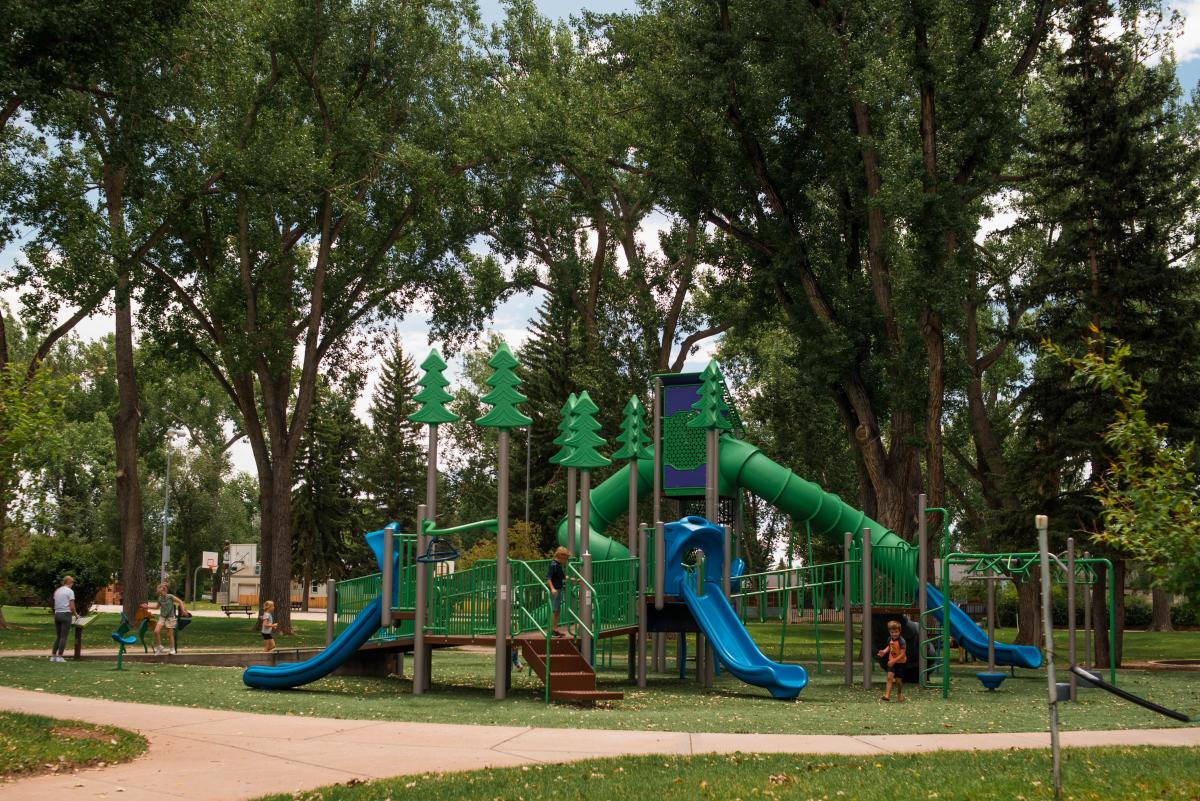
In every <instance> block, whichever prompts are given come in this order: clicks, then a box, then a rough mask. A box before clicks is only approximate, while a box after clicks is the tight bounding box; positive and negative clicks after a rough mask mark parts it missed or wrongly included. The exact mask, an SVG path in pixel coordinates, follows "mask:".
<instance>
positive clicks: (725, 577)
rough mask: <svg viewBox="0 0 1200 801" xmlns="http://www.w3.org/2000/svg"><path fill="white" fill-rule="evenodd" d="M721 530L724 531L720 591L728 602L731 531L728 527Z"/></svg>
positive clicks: (730, 594)
mask: <svg viewBox="0 0 1200 801" xmlns="http://www.w3.org/2000/svg"><path fill="white" fill-rule="evenodd" d="M722 528H723V529H725V563H724V564H722V565H721V591H722V592H724V593H725V598H726V600H728V599H729V598H731V597H732V596H733V568H732V567H731V565H730V562H731V561H732V559H733V530H732V529H731V528H730V527H729V526H722Z"/></svg>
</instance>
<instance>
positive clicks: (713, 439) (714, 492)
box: [704, 428, 720, 523]
mask: <svg viewBox="0 0 1200 801" xmlns="http://www.w3.org/2000/svg"><path fill="white" fill-rule="evenodd" d="M718 436H719V434H718V432H717V429H715V428H710V429H708V430H707V431H705V432H704V451H705V461H706V464H705V466H704V482H705V483H704V486H705V491H704V517H705V519H706V520H708V522H710V523H716V522H717V517H718V511H717V507H718V506H719V505H720V498H719V497H718V492H719V491H720V489H719V485H718V480H719V479H718V478H717V437H718Z"/></svg>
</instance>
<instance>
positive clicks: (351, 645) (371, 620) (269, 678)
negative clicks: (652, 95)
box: [242, 598, 381, 690]
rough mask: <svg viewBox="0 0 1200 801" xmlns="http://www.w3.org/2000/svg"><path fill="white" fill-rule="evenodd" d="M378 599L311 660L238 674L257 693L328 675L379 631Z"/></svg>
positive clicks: (254, 668)
mask: <svg viewBox="0 0 1200 801" xmlns="http://www.w3.org/2000/svg"><path fill="white" fill-rule="evenodd" d="M380 603H381V601H380V599H379V598H376V599H375V600H374V601H371V603H369V604H367V606H366V608H365V609H363V610H362V611H361V612H359V613H358V615H357V616H356V617H355V618H354V622H353V623H351V624H350V625H349V627H347V628H346V630H345V631H343V632H342V633H341V634H339V635H338V637H337V639H336V640H334V641H333V642H332V643H330V645H329V647H328V648H326V649H325V650H323V651H321V653H319V654H317V655H316V656H314V657H313V658H312V659H306V660H304V661H303V662H292V663H290V664H286V665H276V666H275V667H266V666H263V665H252V666H251V667H248V668H246V672H245V673H243V674H242V681H243V682H244V683H245V684H246V686H247V687H253V688H255V689H257V690H289V689H291V688H292V687H299V686H300V685H302V684H308V683H309V682H313V681H316V680H317V679H320V678H323V677H324V676H328V675H329V674H330V673H332V672H333V671H334V670H336V669H337V668H338V666H339V665H341V664H342V663H343V662H345V661H346V660H347V659H349V658H350V657H351V656H353V655H354V652H355V651H357V650H358V649H359V648H361V647H362V646H363V644H364V643H366V641H367V640H369V639H371V635H372V634H374V633H375V632H377V631H379V616H380V608H379V607H380Z"/></svg>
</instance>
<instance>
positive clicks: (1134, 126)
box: [998, 0, 1200, 662]
mask: <svg viewBox="0 0 1200 801" xmlns="http://www.w3.org/2000/svg"><path fill="white" fill-rule="evenodd" d="M1065 19H1066V27H1067V33H1068V35H1069V40H1070V43H1069V46H1068V47H1067V49H1066V50H1065V51H1064V52H1063V54H1062V58H1061V60H1060V64H1059V66H1058V71H1057V74H1054V73H1053V72H1051V73H1049V82H1050V86H1051V90H1050V94H1049V97H1048V100H1049V103H1048V107H1049V113H1048V114H1045V115H1044V116H1043V118H1042V119H1039V120H1037V122H1038V123H1039V126H1040V130H1039V131H1037V135H1036V136H1035V137H1034V142H1033V144H1034V148H1035V153H1034V157H1033V164H1032V165H1031V166H1032V169H1030V170H1029V172H1030V173H1031V175H1032V176H1034V177H1033V179H1032V180H1031V182H1030V184H1029V185H1028V186H1027V188H1026V192H1025V193H1024V196H1023V200H1022V211H1023V214H1022V218H1021V220H1020V222H1019V223H1018V230H1017V235H1018V236H1019V234H1020V231H1021V229H1022V228H1026V229H1029V230H1030V231H1031V232H1032V234H1031V235H1030V236H1029V237H1028V239H1029V240H1032V241H1035V242H1037V243H1039V244H1038V245H1037V248H1036V249H1032V252H1031V253H1030V261H1031V262H1032V263H1033V264H1034V269H1033V270H1032V271H1031V273H1030V277H1029V280H1028V282H1027V284H1026V286H1025V287H1024V290H1025V292H1026V296H1027V298H1028V301H1027V302H1028V304H1029V306H1030V307H1031V308H1033V309H1034V313H1033V315H1032V316H1031V318H1030V324H1029V325H1028V326H1027V327H1026V329H1025V333H1026V346H1027V348H1028V349H1029V352H1032V353H1034V354H1037V353H1038V348H1039V346H1040V343H1041V342H1043V341H1045V340H1049V341H1052V342H1053V343H1055V344H1056V345H1057V346H1058V347H1059V348H1061V349H1062V350H1063V351H1065V352H1066V353H1067V354H1068V355H1073V356H1079V355H1081V354H1082V353H1083V352H1084V351H1086V350H1087V349H1088V348H1089V347H1093V346H1098V343H1099V342H1100V340H1099V335H1100V334H1101V333H1102V334H1103V335H1104V336H1109V337H1116V338H1120V339H1122V340H1124V341H1125V342H1127V343H1128V345H1129V347H1130V349H1131V355H1130V358H1129V361H1128V365H1129V368H1130V372H1132V373H1133V374H1135V375H1137V376H1138V377H1139V378H1141V379H1142V381H1143V383H1144V385H1145V388H1146V390H1147V392H1148V398H1147V404H1146V411H1147V413H1148V415H1149V417H1150V418H1151V419H1153V420H1155V421H1156V422H1164V423H1168V424H1169V425H1170V430H1171V431H1172V433H1173V434H1174V435H1175V436H1177V437H1180V438H1185V439H1191V438H1194V437H1195V435H1196V433H1197V432H1198V430H1200V425H1198V424H1200V384H1198V382H1200V369H1197V368H1198V364H1197V359H1198V358H1200V329H1198V328H1197V325H1196V320H1197V319H1198V317H1197V315H1198V314H1200V306H1198V304H1200V281H1198V278H1200V276H1198V273H1197V271H1196V269H1195V264H1194V260H1192V259H1191V258H1190V257H1188V256H1186V255H1185V254H1186V253H1187V252H1188V251H1189V250H1190V249H1191V248H1192V247H1193V246H1194V233H1193V232H1191V231H1190V230H1188V227H1187V221H1188V220H1189V219H1190V215H1191V212H1192V210H1193V209H1194V208H1195V206H1196V201H1197V190H1196V177H1197V167H1198V159H1200V153H1198V151H1197V150H1196V149H1195V148H1194V146H1192V145H1191V144H1190V143H1189V139H1190V138H1191V137H1192V133H1191V132H1190V131H1189V130H1188V122H1187V120H1188V115H1187V114H1185V113H1184V111H1183V110H1182V109H1181V108H1180V104H1179V94H1180V92H1179V87H1178V84H1177V82H1176V79H1175V75H1174V65H1173V63H1171V62H1170V60H1169V59H1168V60H1164V61H1163V62H1161V63H1160V64H1157V65H1154V66H1147V65H1146V64H1144V63H1142V62H1141V61H1140V58H1141V57H1142V51H1143V50H1145V49H1153V44H1152V43H1149V42H1147V41H1146V39H1145V37H1144V36H1143V34H1142V33H1141V32H1140V31H1139V30H1138V29H1136V28H1132V27H1130V28H1126V30H1125V31H1124V32H1123V33H1122V35H1120V36H1114V35H1112V34H1111V33H1110V32H1109V31H1110V30H1111V27H1110V26H1111V23H1112V22H1113V21H1114V19H1116V14H1115V12H1114V8H1113V5H1112V3H1110V2H1108V0H1080V2H1078V3H1075V4H1072V6H1071V8H1070V9H1069V10H1068V11H1067V12H1066V17H1065ZM1033 378H1034V380H1033V381H1032V382H1030V384H1029V385H1028V387H1027V388H1026V389H1023V390H1022V393H1021V398H1020V400H1021V402H1022V404H1023V408H1022V415H1021V422H1020V428H1019V433H1020V437H1019V441H1018V443H1017V447H1014V448H1013V449H1012V453H1013V459H1012V467H1011V469H1010V474H1011V476H1012V478H1011V479H1010V484H1011V486H1009V487H1007V488H1006V492H1007V493H1008V494H1009V495H1010V496H1012V497H1015V498H1017V499H1019V500H1018V502H1017V503H1015V504H1013V508H1012V510H1008V509H1006V510H1004V512H1003V518H1002V519H1001V521H1000V524H1001V528H1002V530H1001V531H1000V532H998V533H999V534H1000V542H1004V541H1009V542H1012V541H1018V540H1019V541H1021V542H1025V541H1027V536H1028V534H1027V530H1028V525H1029V521H1028V517H1027V512H1026V511H1024V510H1028V509H1031V508H1036V509H1038V510H1040V511H1043V512H1045V513H1047V514H1049V515H1050V518H1051V520H1060V521H1070V523H1069V525H1070V526H1071V527H1073V528H1075V529H1076V530H1078V529H1083V530H1091V531H1097V530H1099V527H1100V508H1099V504H1098V503H1097V502H1096V500H1095V497H1094V492H1093V491H1092V489H1091V487H1090V482H1091V480H1092V476H1096V475H1101V474H1103V473H1104V472H1105V470H1106V469H1107V467H1108V465H1109V463H1110V462H1111V459H1112V455H1111V453H1110V451H1109V448H1108V447H1107V446H1106V445H1105V443H1104V438H1103V432H1104V427H1105V423H1106V421H1108V420H1111V419H1112V416H1113V414H1114V412H1115V411H1116V409H1115V403H1114V401H1113V399H1112V398H1111V397H1108V396H1106V395H1105V394H1104V393H1102V392H1100V391H1098V390H1097V389H1096V388H1095V387H1089V386H1084V385H1080V384H1077V383H1072V382H1071V371H1070V369H1069V368H1068V367H1067V366H1066V365H1065V364H1063V363H1062V362H1060V361H1059V360H1058V359H1056V358H1054V357H1050V356H1047V355H1045V354H1041V355H1040V356H1039V357H1038V358H1037V359H1036V361H1035V363H1034V364H1033ZM1120 565H1121V563H1120V562H1118V566H1120ZM1117 573H1118V577H1119V576H1120V575H1121V574H1122V573H1123V571H1122V570H1121V569H1120V567H1118V571H1117ZM1098 592H1099V593H1102V592H1103V588H1102V587H1100V588H1099V590H1098ZM1116 597H1117V599H1118V600H1117V606H1118V608H1117V610H1116V614H1117V618H1118V620H1120V617H1121V615H1122V606H1123V599H1124V594H1123V593H1121V592H1118V593H1117V594H1116ZM1036 598H1037V590H1036V586H1035V585H1034V584H1033V583H1032V582H1031V583H1028V585H1023V586H1022V587H1021V600H1020V619H1021V620H1022V621H1025V620H1031V621H1034V622H1036V620H1037V615H1036V614H1035V612H1036ZM1097 600H1098V601H1099V603H1100V608H1102V607H1103V598H1102V597H1100V598H1098V599H1097ZM1102 617H1103V614H1102V613H1100V612H1098V614H1097V623H1098V624H1101V623H1102V621H1101V619H1102ZM1028 633H1031V634H1033V635H1034V636H1035V637H1036V636H1037V634H1036V631H1032V632H1028ZM1024 641H1029V639H1028V638H1026V639H1025V640H1024ZM1096 642H1097V650H1098V652H1101V653H1097V655H1096V656H1097V657H1100V658H1101V659H1102V660H1103V659H1107V655H1106V653H1103V652H1104V651H1106V649H1107V639H1106V638H1104V637H1098V638H1097V640H1096ZM1119 649H1120V642H1119V637H1118V662H1119V659H1120V657H1119Z"/></svg>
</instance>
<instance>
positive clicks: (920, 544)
mask: <svg viewBox="0 0 1200 801" xmlns="http://www.w3.org/2000/svg"><path fill="white" fill-rule="evenodd" d="M925 503H926V500H925V493H923V492H922V493H921V494H920V495H918V496H917V685H918V686H921V687H924V686H925V683H926V678H925V677H926V670H928V668H929V657H928V655H927V654H926V649H925V615H926V614H927V613H928V611H929V599H928V598H927V597H925V588H926V587H927V586H929V517H928V515H926V514H925Z"/></svg>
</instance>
